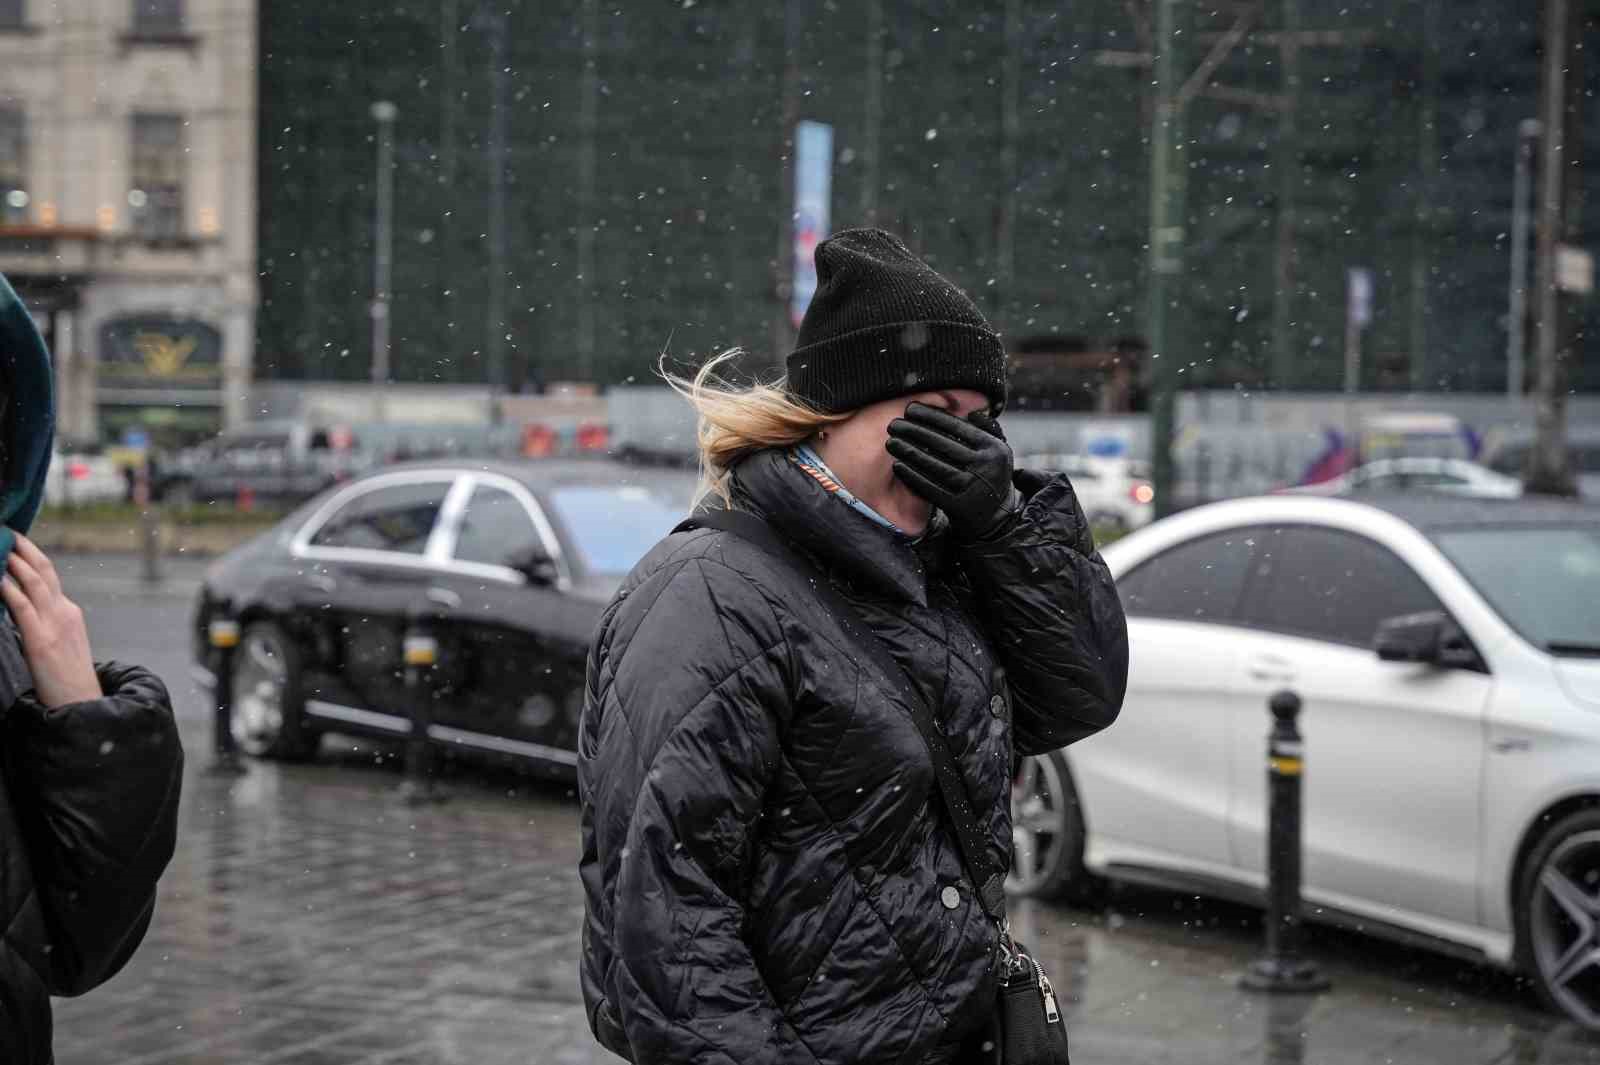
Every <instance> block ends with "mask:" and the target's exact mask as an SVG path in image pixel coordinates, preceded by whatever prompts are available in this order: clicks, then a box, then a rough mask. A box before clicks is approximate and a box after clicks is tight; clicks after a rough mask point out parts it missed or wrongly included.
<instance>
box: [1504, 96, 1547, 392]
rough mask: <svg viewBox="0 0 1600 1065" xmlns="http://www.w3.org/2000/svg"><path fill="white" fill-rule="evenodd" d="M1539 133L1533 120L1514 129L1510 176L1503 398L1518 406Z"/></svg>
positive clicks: (1522, 377)
mask: <svg viewBox="0 0 1600 1065" xmlns="http://www.w3.org/2000/svg"><path fill="white" fill-rule="evenodd" d="M1541 129H1543V127H1542V126H1541V125H1540V123H1539V120H1538V119H1537V118H1525V119H1523V120H1522V122H1521V123H1520V124H1519V125H1518V126H1517V161H1516V167H1515V168H1514V170H1513V172H1512V176H1511V298H1510V300H1509V304H1508V310H1507V312H1506V398H1507V399H1509V400H1511V402H1512V403H1513V404H1518V405H1520V404H1521V402H1522V392H1523V389H1524V388H1525V387H1526V383H1527V367H1526V365H1525V362H1526V360H1525V358H1524V348H1525V347H1526V343H1527V333H1528V230H1529V228H1530V226H1529V223H1530V221H1531V220H1530V218H1529V212H1528V193H1529V192H1530V191H1531V186H1532V184H1533V151H1534V145H1535V144H1536V143H1537V141H1538V139H1539V131H1540V130H1541Z"/></svg>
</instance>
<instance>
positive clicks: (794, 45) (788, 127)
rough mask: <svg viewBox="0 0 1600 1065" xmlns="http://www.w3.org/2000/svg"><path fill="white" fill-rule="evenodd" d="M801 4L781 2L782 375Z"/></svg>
mask: <svg viewBox="0 0 1600 1065" xmlns="http://www.w3.org/2000/svg"><path fill="white" fill-rule="evenodd" d="M801 17H802V13H801V11H800V4H799V2H798V0H784V2H783V79H782V83H781V86H780V91H781V93H782V99H781V106H780V111H779V115H780V118H779V121H781V122H782V124H783V125H782V129H781V131H780V133H779V141H778V144H779V153H780V160H781V161H780V163H779V167H778V174H779V179H778V197H779V200H778V202H779V203H780V204H781V205H782V209H781V211H780V212H779V214H778V257H777V258H776V259H775V260H774V261H773V275H772V280H773V286H772V292H773V311H772V354H771V359H772V364H773V366H774V368H775V369H776V370H777V371H778V372H780V373H781V372H782V371H783V367H784V360H785V359H786V358H787V357H788V355H789V349H790V348H792V347H794V325H793V324H792V323H791V322H790V321H789V313H790V309H789V300H790V297H791V296H792V295H793V294H794V206H795V205H794V173H795V168H794V153H795V128H796V126H797V125H798V124H799V122H800V31H801Z"/></svg>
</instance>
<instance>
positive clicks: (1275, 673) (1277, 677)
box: [1245, 658, 1295, 684]
mask: <svg viewBox="0 0 1600 1065" xmlns="http://www.w3.org/2000/svg"><path fill="white" fill-rule="evenodd" d="M1245 672H1247V673H1249V674H1250V678H1251V679H1252V680H1262V681H1273V682H1276V683H1279V684H1289V683H1292V682H1293V681H1294V678H1295V669H1294V666H1292V665H1291V664H1289V663H1288V662H1285V661H1283V660H1282V659H1280V658H1258V659H1256V660H1255V661H1253V662H1251V663H1250V665H1249V666H1247V667H1246V669H1245Z"/></svg>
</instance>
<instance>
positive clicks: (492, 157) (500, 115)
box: [479, 11, 581, 422]
mask: <svg viewBox="0 0 1600 1065" xmlns="http://www.w3.org/2000/svg"><path fill="white" fill-rule="evenodd" d="M479 25H480V26H481V27H482V28H483V31H484V32H485V33H486V34H488V37H489V85H490V91H491V96H490V100H489V143H488V155H489V293H488V296H489V298H488V321H487V323H486V325H487V328H488V333H487V336H486V338H485V339H486V343H485V345H484V363H485V370H486V376H487V377H488V379H489V382H488V383H489V420H490V421H492V422H498V421H499V420H500V395H501V393H503V392H504V391H505V387H506V236H507V234H506V163H507V158H506V155H507V149H506V139H507V133H506V129H507V127H506V123H507V119H508V118H509V116H510V107H511V100H510V92H509V80H510V78H509V74H508V73H507V71H506V34H507V29H506V17H505V15H504V14H503V13H501V12H498V11H496V12H489V13H484V14H483V15H482V16H481V21H480V22H479ZM580 225H581V220H580Z"/></svg>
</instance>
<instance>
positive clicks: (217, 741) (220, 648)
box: [206, 615, 250, 777]
mask: <svg viewBox="0 0 1600 1065" xmlns="http://www.w3.org/2000/svg"><path fill="white" fill-rule="evenodd" d="M206 643H207V644H208V645H209V646H210V648H211V656H210V657H211V672H212V675H213V676H214V677H215V678H216V687H215V688H214V689H213V690H212V693H211V694H212V711H211V747H212V753H213V758H212V761H211V765H210V766H208V767H207V768H206V772H207V773H209V774H210V775H211V776H218V777H237V776H243V775H244V774H245V773H248V772H249V771H250V770H249V769H248V768H247V767H246V766H245V764H244V762H243V761H242V760H241V759H240V758H239V747H238V745H237V744H235V743H234V742H233V658H234V652H235V651H236V650H237V649H238V647H239V623H238V622H237V621H235V620H234V619H233V618H230V617H227V616H226V615H223V616H220V617H215V618H212V619H211V621H210V622H209V623H208V624H207V625H206Z"/></svg>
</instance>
